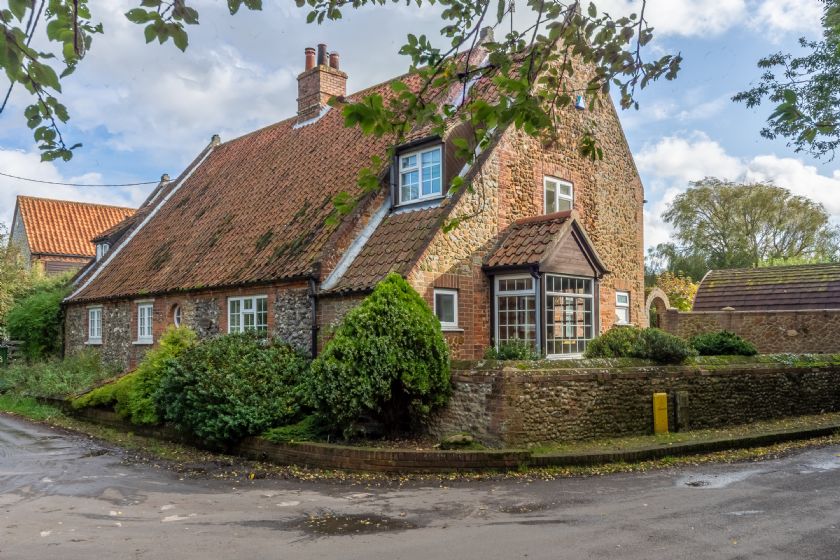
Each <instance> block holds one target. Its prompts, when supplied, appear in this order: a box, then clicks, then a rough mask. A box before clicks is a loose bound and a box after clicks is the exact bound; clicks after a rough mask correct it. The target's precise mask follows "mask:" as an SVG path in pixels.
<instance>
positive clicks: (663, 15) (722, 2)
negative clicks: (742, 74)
mask: <svg viewBox="0 0 840 560" xmlns="http://www.w3.org/2000/svg"><path fill="white" fill-rule="evenodd" d="M595 4H596V5H597V6H598V9H599V10H603V11H606V12H608V13H609V14H611V15H621V14H628V13H630V12H634V11H635V12H636V13H639V10H640V8H641V0H595ZM821 14H822V5H821V3H820V0H648V2H647V7H646V8H645V18H646V19H647V20H648V22H649V23H650V24H651V25H652V26H653V27H654V28H655V31H654V34H655V35H657V36H663V37H664V36H682V37H702V36H709V35H720V34H722V33H725V32H726V31H728V30H730V29H732V28H735V27H740V26H744V25H747V26H749V27H751V28H752V29H754V30H758V31H761V32H762V33H767V32H770V33H774V34H782V33H792V32H796V33H802V32H805V33H808V32H815V31H816V30H818V29H819V24H820V16H821Z"/></svg>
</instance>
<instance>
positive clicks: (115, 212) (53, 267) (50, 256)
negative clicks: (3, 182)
mask: <svg viewBox="0 0 840 560" xmlns="http://www.w3.org/2000/svg"><path fill="white" fill-rule="evenodd" d="M132 214H134V209H133V208H122V207H119V206H107V205H104V204H88V203H84V202H71V201H67V200H54V199H49V198H36V197H32V196H18V197H17V202H16V204H15V213H14V218H13V219H12V230H11V235H10V236H9V243H11V244H15V245H16V246H17V247H18V248H19V250H20V253H21V256H22V257H23V259H24V264H25V265H26V266H27V268H32V267H35V268H39V269H41V271H43V272H44V273H46V274H50V275H54V274H61V273H63V272H67V271H74V270H78V269H80V268H82V267H84V266H85V265H87V264H88V262H90V260H91V259H93V258H94V257H97V256H101V254H102V251H103V250H107V249H106V248H105V247H104V246H103V245H96V244H95V243H94V242H93V241H92V239H93V238H94V237H95V236H96V235H97V234H99V233H101V232H104V231H105V230H107V229H109V228H111V227H113V226H114V225H116V224H117V223H119V222H121V221H123V220H124V219H126V218H127V217H129V216H131V215H132Z"/></svg>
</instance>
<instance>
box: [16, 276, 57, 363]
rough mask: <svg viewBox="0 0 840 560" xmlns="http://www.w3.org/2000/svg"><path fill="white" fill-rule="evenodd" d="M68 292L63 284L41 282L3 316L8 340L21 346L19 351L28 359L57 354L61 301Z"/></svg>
mask: <svg viewBox="0 0 840 560" xmlns="http://www.w3.org/2000/svg"><path fill="white" fill-rule="evenodd" d="M68 291H69V289H68V287H67V284H66V282H62V283H60V284H55V283H49V282H45V283H44V284H42V285H41V286H40V287H38V288H37V289H36V290H35V291H34V292H33V293H31V294H30V295H28V296H27V297H25V298H23V299H21V300H18V301H16V302H15V304H14V305H13V306H12V308H11V309H9V312H8V313H7V314H6V328H7V330H8V332H9V337H10V338H11V339H13V340H20V341H21V342H22V343H23V344H22V345H21V348H20V350H21V353H22V354H23V355H24V357H26V358H27V359H28V360H30V361H33V360H40V359H42V358H46V357H49V356H55V355H57V354H58V353H59V352H60V351H61V346H62V340H61V323H62V312H61V302H62V300H64V298H65V296H67V294H68Z"/></svg>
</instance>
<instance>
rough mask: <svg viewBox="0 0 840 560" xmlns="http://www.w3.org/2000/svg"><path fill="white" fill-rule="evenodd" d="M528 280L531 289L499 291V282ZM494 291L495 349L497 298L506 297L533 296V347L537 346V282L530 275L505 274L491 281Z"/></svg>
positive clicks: (497, 337) (497, 320)
mask: <svg viewBox="0 0 840 560" xmlns="http://www.w3.org/2000/svg"><path fill="white" fill-rule="evenodd" d="M523 279H528V280H530V281H531V289H530V290H505V291H501V290H500V289H499V283H500V281H501V280H523ZM493 284H494V286H493V287H494V290H493V292H494V293H493V319H494V321H493V322H494V323H495V328H494V330H495V335H494V336H495V342H496V348H497V349H498V348H499V298H500V297H508V296H533V298H534V345H535V346H536V345H538V344H539V342H540V341H539V337H538V336H537V335H538V334H539V333H538V332H537V331H538V330H539V328H540V307H539V305H540V298H539V294H538V293H537V280H536V279H535V278H534V277H533V276H531V275H530V274H506V275H503V276H496V277H495V278H494V279H493Z"/></svg>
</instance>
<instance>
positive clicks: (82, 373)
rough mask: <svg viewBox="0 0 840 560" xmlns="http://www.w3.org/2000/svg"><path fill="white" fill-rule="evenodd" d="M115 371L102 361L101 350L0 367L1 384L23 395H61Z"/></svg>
mask: <svg viewBox="0 0 840 560" xmlns="http://www.w3.org/2000/svg"><path fill="white" fill-rule="evenodd" d="M116 373H117V369H116V368H114V367H111V366H109V365H107V364H103V363H102V360H101V359H100V357H99V353H98V352H96V351H94V350H85V351H84V352H80V353H78V354H76V355H74V356H70V357H68V358H65V359H64V360H59V359H51V360H45V361H41V362H34V363H31V364H22V363H21V364H13V365H11V366H9V367H8V368H4V369H2V370H0V385H4V386H5V387H6V388H7V389H8V390H10V391H13V392H15V393H18V394H20V395H27V396H33V397H55V398H61V397H68V396H71V395H76V394H79V393H81V392H82V391H86V390H88V389H90V388H91V387H93V386H94V385H96V384H97V383H99V382H100V381H102V380H104V379H108V378H110V377H113V376H114V375H116Z"/></svg>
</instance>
